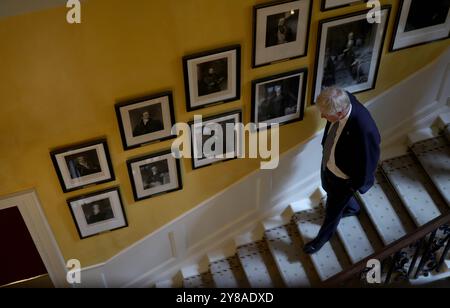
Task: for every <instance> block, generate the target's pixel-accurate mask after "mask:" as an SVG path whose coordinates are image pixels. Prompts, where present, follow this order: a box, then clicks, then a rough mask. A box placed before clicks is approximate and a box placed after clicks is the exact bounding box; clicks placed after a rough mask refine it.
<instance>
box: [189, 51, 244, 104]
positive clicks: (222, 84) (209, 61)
mask: <svg viewBox="0 0 450 308" xmlns="http://www.w3.org/2000/svg"><path fill="white" fill-rule="evenodd" d="M182 60H183V74H184V87H185V95H186V109H187V111H193V110H197V109H201V108H205V107H209V106H212V105H218V104H223V103H226V102H231V101H236V100H239V99H240V98H241V46H240V45H232V46H228V47H224V48H218V49H214V50H209V51H205V52H200V53H195V54H191V55H187V56H184V57H183V59H182Z"/></svg>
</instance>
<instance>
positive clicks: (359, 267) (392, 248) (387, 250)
mask: <svg viewBox="0 0 450 308" xmlns="http://www.w3.org/2000/svg"><path fill="white" fill-rule="evenodd" d="M447 223H450V212H447V213H446V214H443V215H441V216H439V217H438V218H436V219H434V220H432V221H430V222H428V223H427V224H425V225H423V226H421V227H420V228H418V229H417V230H416V231H414V232H412V233H409V234H407V235H405V236H404V237H402V238H400V239H398V240H397V241H395V242H393V243H391V244H389V245H387V246H385V247H384V248H383V250H382V251H379V252H376V253H374V254H372V255H370V256H368V257H366V258H364V259H363V260H361V261H359V262H358V263H355V264H354V265H353V266H351V267H350V268H349V269H347V270H345V271H343V272H340V273H339V274H336V275H334V276H333V277H330V278H328V279H327V280H325V281H324V282H323V285H322V286H323V287H336V286H338V285H339V284H341V283H343V282H345V281H348V280H349V279H351V278H354V277H355V276H356V275H360V274H361V272H362V271H363V270H364V269H365V268H366V265H367V261H369V260H370V259H377V260H380V261H382V260H384V259H386V258H387V257H389V256H391V255H393V254H395V253H396V252H398V251H400V250H401V249H403V248H405V247H407V246H408V245H411V244H413V243H415V242H417V241H418V240H420V239H422V238H423V237H425V236H426V235H427V234H429V233H431V232H433V231H434V230H436V229H438V228H439V227H440V226H442V225H445V224H447Z"/></svg>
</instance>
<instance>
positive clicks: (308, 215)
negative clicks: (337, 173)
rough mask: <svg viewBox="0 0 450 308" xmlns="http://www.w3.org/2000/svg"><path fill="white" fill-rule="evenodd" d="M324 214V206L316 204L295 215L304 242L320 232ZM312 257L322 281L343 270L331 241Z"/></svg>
mask: <svg viewBox="0 0 450 308" xmlns="http://www.w3.org/2000/svg"><path fill="white" fill-rule="evenodd" d="M324 214H325V213H324V210H323V208H321V207H320V206H316V207H313V208H312V209H310V210H304V211H301V212H298V213H296V214H295V215H294V221H295V223H296V225H297V228H298V230H299V232H300V235H301V236H302V238H303V242H304V243H307V242H309V241H311V240H312V239H314V238H315V237H316V235H317V234H318V233H319V229H320V226H321V224H322V221H323V218H324V216H325V215H324ZM310 257H311V260H312V262H313V264H314V267H315V268H316V271H317V273H318V275H319V277H320V279H321V280H322V281H323V280H326V279H328V278H330V277H332V276H334V275H336V274H337V273H339V272H341V271H342V267H341V264H340V263H339V261H338V258H337V256H336V254H335V252H334V251H333V248H332V246H331V244H330V242H327V243H326V244H325V245H323V247H322V248H321V249H320V250H319V251H318V252H316V253H314V254H312V255H310Z"/></svg>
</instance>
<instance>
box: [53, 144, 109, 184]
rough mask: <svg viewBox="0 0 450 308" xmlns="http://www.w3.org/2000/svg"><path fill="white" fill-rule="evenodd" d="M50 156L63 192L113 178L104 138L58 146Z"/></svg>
mask: <svg viewBox="0 0 450 308" xmlns="http://www.w3.org/2000/svg"><path fill="white" fill-rule="evenodd" d="M50 156H51V158H52V161H53V165H54V166H55V169H56V173H57V174H58V178H59V181H60V183H61V187H62V190H63V192H69V191H73V190H77V189H81V188H83V187H86V186H90V185H93V184H100V183H105V182H109V181H113V180H114V179H115V177H114V171H113V168H112V165H111V159H110V157H109V151H108V145H107V144H106V139H102V140H98V141H92V142H88V143H83V144H78V145H74V146H70V147H64V148H60V149H57V150H54V151H52V152H51V153H50Z"/></svg>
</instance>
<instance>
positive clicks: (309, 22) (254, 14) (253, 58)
mask: <svg viewBox="0 0 450 308" xmlns="http://www.w3.org/2000/svg"><path fill="white" fill-rule="evenodd" d="M295 1H298V0H282V1H278V0H276V1H271V2H267V3H263V4H259V5H256V6H254V7H253V46H252V68H257V67H262V66H267V65H271V64H275V63H279V62H285V61H289V60H293V59H298V58H302V57H306V56H307V55H308V47H309V32H310V28H311V17H312V7H313V0H310V4H309V13H308V21H307V26H306V27H307V28H306V38H305V39H306V42H305V51H304V53H302V54H299V55H297V56H293V57H289V58H285V59H279V60H276V61H271V62H267V63H262V64H258V65H256V63H255V61H256V16H257V11H258V10H259V9H262V8H266V7H270V6H275V5H280V4H285V3H289V2H295Z"/></svg>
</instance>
